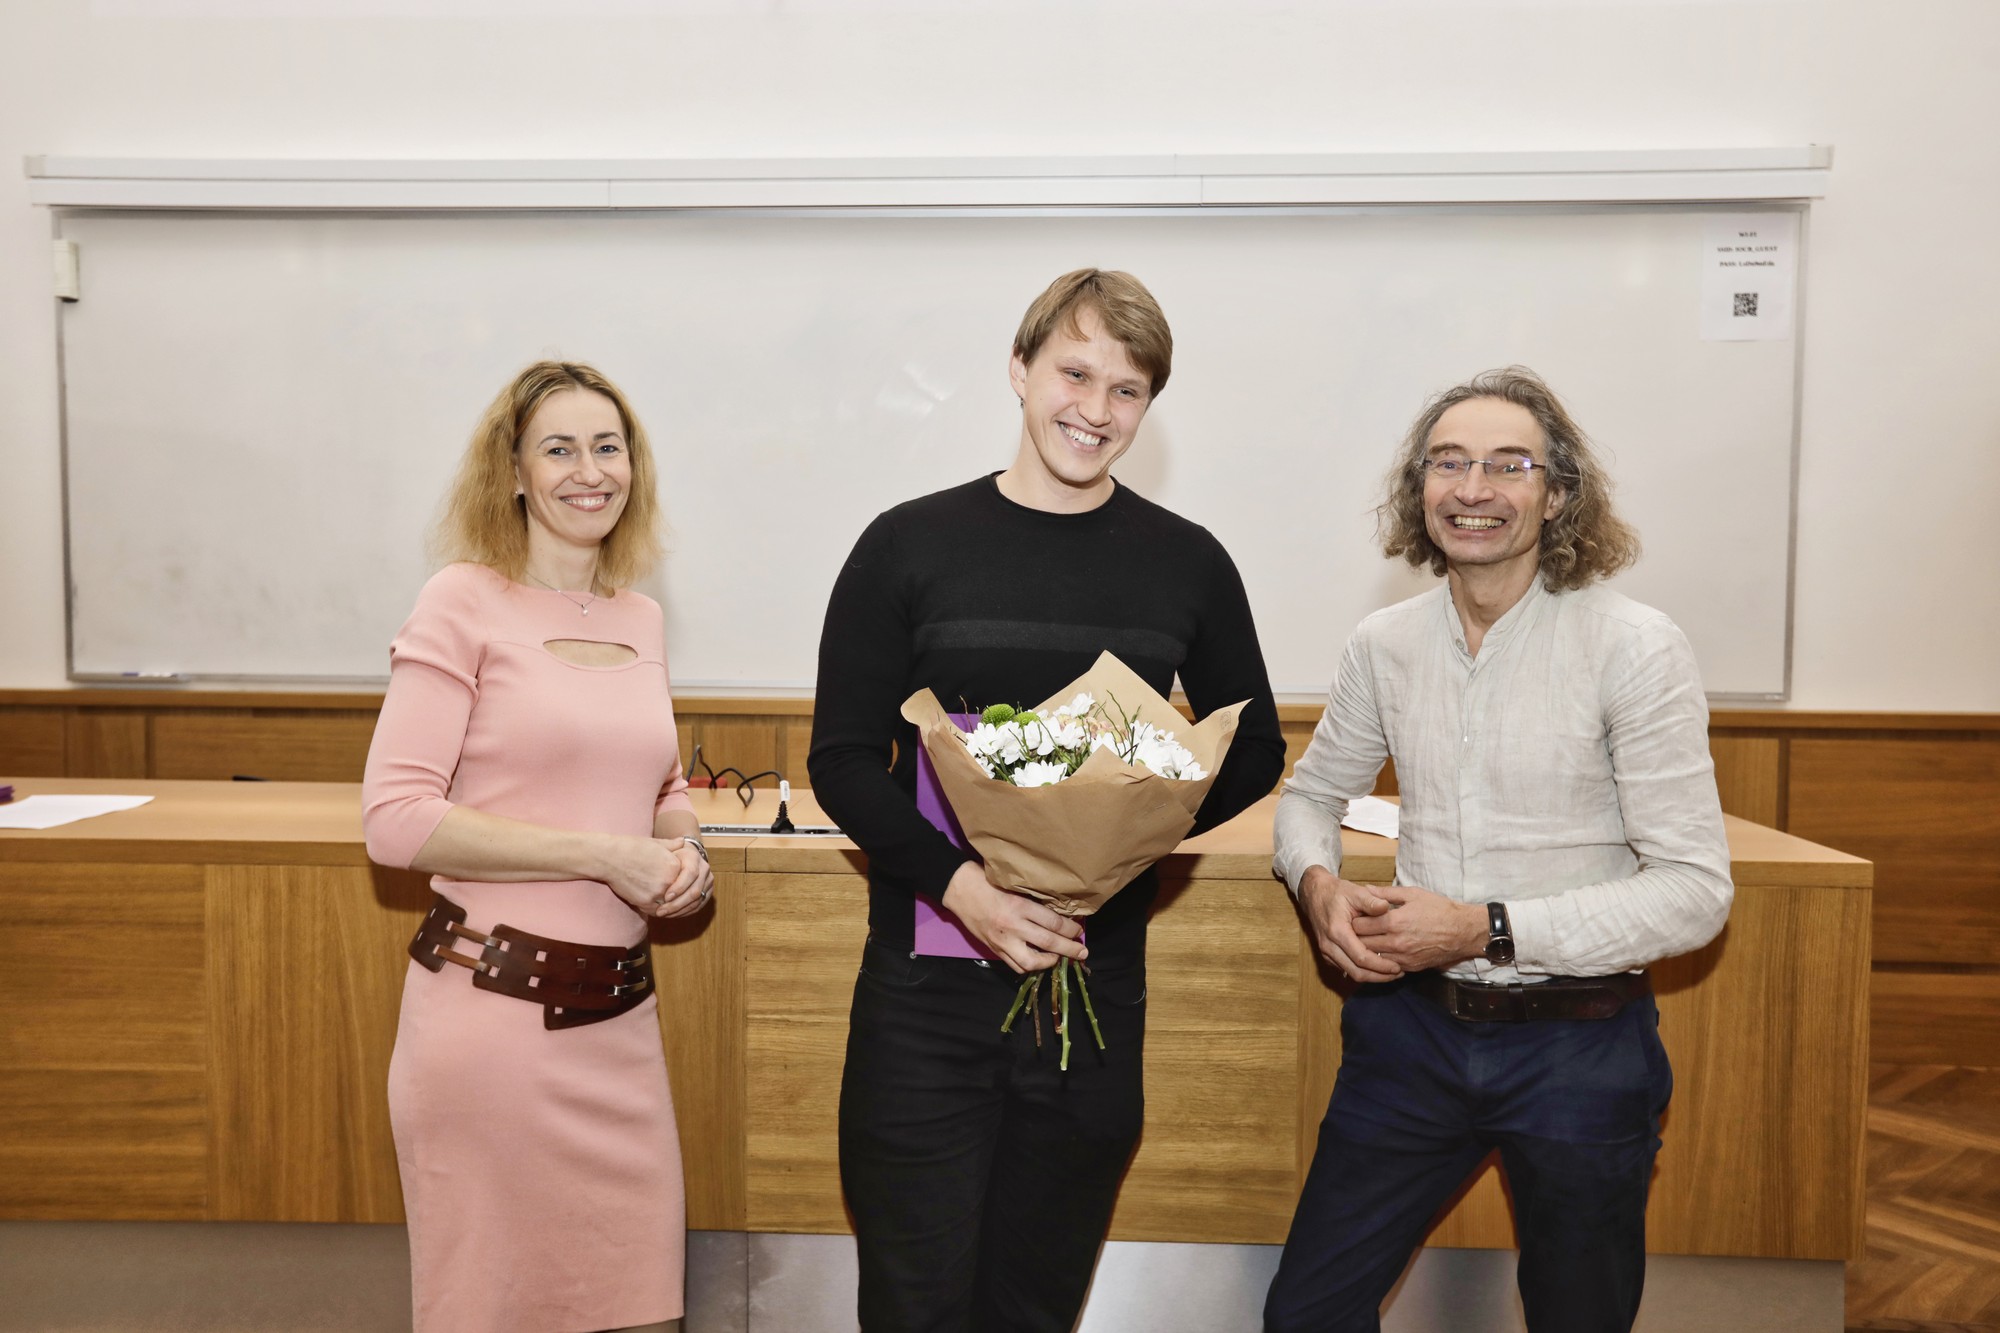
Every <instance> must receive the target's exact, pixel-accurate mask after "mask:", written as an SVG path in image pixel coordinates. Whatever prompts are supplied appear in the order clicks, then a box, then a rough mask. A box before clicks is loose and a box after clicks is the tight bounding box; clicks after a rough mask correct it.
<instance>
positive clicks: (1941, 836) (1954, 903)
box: [1789, 732, 2000, 964]
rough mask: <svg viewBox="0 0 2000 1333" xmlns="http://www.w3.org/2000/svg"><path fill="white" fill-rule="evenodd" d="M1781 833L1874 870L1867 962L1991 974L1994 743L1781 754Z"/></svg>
mask: <svg viewBox="0 0 2000 1333" xmlns="http://www.w3.org/2000/svg"><path fill="white" fill-rule="evenodd" d="M1790 767H1791V799H1790V805H1791V811H1790V815H1791V818H1790V824H1791V828H1790V830H1789V831H1790V832H1792V833H1794V834H1797V835H1798V836H1799V837H1801V838H1809V839H1811V840H1812V841H1814V842H1818V843H1822V844H1824V845H1826V846H1828V847H1833V848H1837V849H1838V850H1840V851H1843V852H1851V853H1852V854H1854V855H1856V856H1863V857H1867V858H1868V859H1869V860H1871V861H1873V862H1875V958H1876V959H1877V961H1887V962H1916V963H1970V964H1995V963H2000V735H1996V734H1994V733H1991V732H1985V733H1968V734H1964V735H1962V736H1956V737H1953V736H1929V737H1879V738H1877V737H1854V738H1843V739H1821V738H1817V737H1802V738H1799V739H1796V740H1793V741H1792V742H1791V764H1790Z"/></svg>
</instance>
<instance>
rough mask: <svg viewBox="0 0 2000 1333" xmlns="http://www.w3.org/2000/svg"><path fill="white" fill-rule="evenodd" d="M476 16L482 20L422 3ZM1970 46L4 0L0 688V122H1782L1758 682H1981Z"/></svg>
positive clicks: (27, 443)
mask: <svg viewBox="0 0 2000 1333" xmlns="http://www.w3.org/2000/svg"><path fill="white" fill-rule="evenodd" d="M482 7H483V8H484V9H485V10H486V11H487V12H491V13H501V14H504V15H506V16H505V17H499V18H490V19H485V20H470V19H464V18H454V17H450V16H449V15H451V14H452V13H454V12H458V13H463V12H466V11H469V10H473V9H479V8H482ZM260 10H261V11H263V12H264V13H267V14H279V15H283V16H280V17H256V16H255V15H256V13H257V12H258V11H260ZM946 10H949V11H950V12H949V13H945V12H942V11H946ZM336 11H339V12H344V13H346V14H347V15H349V16H347V17H326V16H325V15H326V14H328V13H330V12H336ZM704 11H705V12H704ZM764 11H777V12H764ZM579 13H582V14H585V15H590V16H586V17H576V15H577V14H579ZM564 14H569V15H571V17H567V18H565V17H562V16H563V15H564ZM355 15H364V16H355ZM1996 70H2000V5H1995V4H1992V3H1990V0H1958V2H1956V3H1944V2H1942V0H1937V2H1933V0H1896V2H1893V3H1891V2H1888V0H1882V2H1863V0H1841V2H1837V3H1835V2H1829V3H1775V4H1759V3H1734V2H1732V0H1715V2H1711V3H1690V4H1646V3H1637V2H1620V0H1601V2H1600V3H1589V0H1572V2H1571V3H1512V2H1510V0H1485V2H1484V3H1462V4H1448V3H1422V2H1419V3H1405V4H1400V5H1389V4H1386V3H1376V2H1374V0H1366V2H1363V0H1354V2H1352V3H1300V4H1297V5H1295V6H1281V5H1277V4H1271V3H1262V4H1257V5H1254V6H1243V5H1232V4H1229V3H1227V2H1226V0H1210V3H1205V4H1194V3H1189V4H1181V5H1164V4H1143V5H1142V4H1140V3H1138V2H1137V0H1130V2H1128V3H1120V2H1119V0H1110V2H1108V3H1107V2H1104V0H1100V3H1097V4H1094V5H1093V4H1089V3H1085V2H1084V0H1072V2H1071V3H1065V4H1058V3H1053V0H1051V2H1050V3H1032V2H1029V3H1023V2H1022V0H1012V2H1010V3H1002V2H1001V0H954V2H952V3H949V4H947V3H946V2H945V0H937V3H935V4H933V5H931V6H929V7H928V8H926V7H925V6H921V5H916V4H911V3H883V2H881V0H846V2H845V3H841V2H839V0H816V2H814V3H805V4H798V3H783V2H782V0H761V2H752V3H741V4H731V3H728V0H595V2H594V3H588V4H582V3H574V2H572V0H496V2H495V3H491V4H487V5H484V6H482V5H480V4H479V3H477V2H476V0H339V2H338V3H337V2H336V0H263V2H253V0H96V3H94V4H86V3H85V2H84V0H5V3H4V4H0V384H4V385H5V386H6V389H7V393H6V395H5V398H4V408H0V478H4V482H5V484H4V486H0V687H43V686H60V685H61V684H63V683H64V681H63V610H62V588H61V583H62V519H61V485H60V472H59V464H58V451H57V438H58V420H57V390H56V366H55V354H54V340H53V317H52V314H51V311H50V306H49V301H48V298H47V296H46V293H47V291H48V255H47V250H48V246H47V238H48V233H49V221H48V218H47V216H46V214H45V213H43V212H40V211H38V210H36V209H34V208H32V207H30V206H29V205H28V203H27V202H26V198H27V190H26V184H25V181H24V180H23V179H22V178H21V177H20V176H19V175H18V174H16V173H17V172H18V166H17V165H16V164H18V162H19V161H20V158H21V157H22V156H23V155H25V154H28V153H34V152H48V153H63V154H77V155H103V156H118V155H157V156H181V157H187V156H222V157H252V156H354V157H383V156H417V157H424V156H438V157H443V156H492V157H535V156H548V157H554V156H580V157H588V156H623V157H648V156H683V155H687V156H699V155H732V156H733V155H744V156H752V155H810V154H819V153H823V154H876V153H880V154H896V153H941V154H949V153H1004V152H1022V153H1057V152H1075V153H1087V152H1173V151H1257V150H1267V151H1283V150H1293V151H1367V150H1375V149H1454V148H1479V149H1506V148H1627V147H1689V146H1696V147H1711V146H1733V145H1770V144H1797V143H1809V142H1818V143H1832V144H1835V145H1836V146H1837V153H1836V158H1835V171H1834V180H1835V186H1834V193H1833V195H1832V197H1830V198H1829V199H1828V200H1826V201H1825V202H1824V203H1823V204H1821V205H1819V206H1817V207H1816V208H1815V211H1814V217H1813V222H1812V235H1811V257H1810V265H1811V271H1810V274H1809V282H1808V287H1807V296H1806V322H1805V337H1806V349H1807V360H1806V367H1807V368H1806V377H1805V402H1804V413H1803V430H1804V450H1803V459H1802V463H1801V476H1800V511H1801V512H1800V522H1799V534H1798V607H1797V616H1796V656H1795V669H1794V677H1793V698H1794V706H1795V707H1799V708H1828V709H1912V710H1916V709H1923V710H1930V709H1939V710H1972V711H1996V710H2000V523H1996V521H1995V515H1994V514H1993V513H1992V512H1991V511H1992V507H1993V505H1994V501H1995V495H1996V492H2000V410H1996V407H1995V399H1996V395H1995V394H1994V393H1993V392H1992V389H1991V387H1990V386H1991V385H1992V383H1993V381H1994V380H1995V378H1996V373H1997V372H2000V318H1996V311H2000V245H1996V244H1995V241H1994V238H1995V236H1996V235H2000V77H1996V75H1995V71H1996ZM85 281H86V282H88V275H87V274H86V276H85ZM995 336H996V337H1004V336H1005V334H1004V332H1003V331H996V334H995ZM218 370H219V371H220V370H224V368H221V367H218ZM1660 391H1661V392H1662V393H1670V392H1672V391H1673V386H1671V385H1666V384H1663V385H1662V386H1661V389H1660ZM1246 410H1248V411H1251V412H1254V404H1250V405H1247V407H1246ZM1585 424H1586V426H1587V425H1588V424H1589V423H1587V422H1586V423H1585ZM227 477H228V460H227V459H226V458H202V457H190V458H189V459H188V460H187V483H188V484H189V485H190V486H199V485H210V484H226V483H227ZM1714 484H1715V485H1716V486H1718V487H1720V486H1726V485H1728V479H1727V478H1720V477H1718V478H1715V479H1714ZM218 595H227V593H226V590H223V589H219V590H218Z"/></svg>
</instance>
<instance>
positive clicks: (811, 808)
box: [0, 776, 1874, 888]
mask: <svg viewBox="0 0 2000 1333" xmlns="http://www.w3.org/2000/svg"><path fill="white" fill-rule="evenodd" d="M10 782H11V783H12V784H13V785H14V788H15V794H16V798H17V799H19V798H21V797H26V796H33V795H36V794H38V793H39V794H46V795H69V794H85V795H120V796H151V797H153V800H152V801H150V802H149V803H147V804H146V805H142V806H140V807H139V808H137V809H136V810H123V811H119V812H117V813H116V814H109V815H101V816H99V817H97V818H95V819H86V820H83V821H82V822H80V823H75V824H66V825H64V826H63V827H61V828H53V829H0V862H6V861H95V862H133V863H147V862H156V861H174V862H202V863H205V864H213V865H284V864H293V865H296V864H302V863H303V864H312V865H354V866H365V865H367V864H368V853H367V850H366V849H365V847H364V846H363V845H362V839H361V788H360V787H359V786H358V785H357V784H354V783H344V782H169V781H157V780H138V779H111V778H101V779H99V778H7V777H4V776H0V785H6V784H8V783H10ZM691 795H692V796H693V798H694V800H695V811H696V813H697V814H698V815H699V816H700V818H701V821H702V822H703V823H704V824H721V823H728V824H769V823H770V822H771V820H772V819H773V818H774V817H775V816H776V815H777V809H778V798H777V793H776V792H773V791H759V792H758V793H757V794H756V796H755V798H754V799H753V800H752V802H751V804H750V805H749V806H748V807H746V806H744V805H743V803H742V802H741V800H739V799H738V798H737V797H736V795H735V794H734V793H731V792H712V791H696V792H693V793H691ZM1277 801H1278V798H1277V796H1276V794H1275V793H1274V794H1272V795H1270V796H1266V797H1265V798H1264V799H1263V800H1261V801H1259V802H1258V803H1257V804H1256V805H1254V806H1252V807H1250V809H1248V810H1246V811H1244V812H1243V813H1242V814H1241V815H1238V816H1237V817H1236V818H1235V819H1232V820H1230V821H1229V822H1228V823H1227V824H1224V825H1223V826H1222V827H1220V828H1217V829H1212V830H1210V831H1209V832H1207V833H1204V834H1202V835H1201V836H1200V837H1198V838H1190V839H1188V840H1187V841H1186V842H1184V843H1182V844H1181V846H1180V849H1179V850H1178V851H1177V852H1176V853H1175V854H1174V856H1173V857H1172V858H1170V859H1169V860H1168V862H1167V863H1166V864H1165V865H1164V866H1163V867H1162V869H1163V870H1164V871H1165V872H1166V874H1167V875H1168V877H1169V878H1175V879H1180V878H1191V877H1194V876H1196V875H1199V876H1200V877H1202V878H1205V879H1244V880H1268V879H1269V878H1270V874H1271V834H1270V828H1271V813H1272V811H1273V810H1274V809H1275V808H1276V806H1277ZM790 810H791V816H792V819H793V821H794V822H795V823H799V824H808V825H810V824H823V823H826V822H828V821H827V819H826V817H825V815H824V814H823V813H822V812H821V811H820V808H819V805H818V803H817V802H815V801H814V800H813V798H812V793H811V792H808V791H801V790H798V789H794V790H793V792H792V803H791V807H790ZM1723 819H1724V823H1725V825H1726V827H1727V830H1728V834H1729V851H1730V859H1731V864H1732V870H1733V873H1734V875H1735V878H1736V882H1737V883H1738V884H1743V885H1759V886H1773V887H1782V886H1786V885H1800V884H1812V885H1818V886H1834V887H1843V888H1867V887H1868V886H1869V885H1871V884H1872V883H1873V882H1874V867H1873V866H1872V865H1871V864H1870V863H1869V862H1867V861H1864V860H1862V859H1861V858H1859V857H1855V856H1849V855H1847V854H1846V853H1845V852H1836V851H1834V850H1832V849H1831V848H1827V847H1821V846H1819V845H1818V844H1817V843H1811V842H1807V841H1806V840H1805V839H1803V838H1795V837H1792V836H1791V835H1790V834H1786V833H1780V832H1778V831H1777V830H1776V829H1770V828H1765V827H1763V826H1762V825H1758V824H1752V823H1749V822H1747V821H1745V820H1741V819H1737V818H1736V817H1734V816H1733V815H1725V816H1724V817H1723ZM706 841H707V843H708V845H709V847H710V849H711V851H715V850H732V851H733V850H738V849H740V850H741V852H742V854H743V857H744V860H743V862H742V868H743V869H746V870H752V871H766V872H773V873H793V874H811V873H814V872H837V871H840V870H842V869H850V868H853V867H854V866H855V865H856V864H857V857H858V856H859V852H858V850H857V849H856V848H855V846H854V844H853V843H852V842H849V841H848V840H847V839H845V838H835V837H824V836H821V837H792V838H778V837H770V836H763V837H734V836H723V835H717V836H715V837H712V838H709V839H706ZM1342 846H1343V849H1344V853H1345V856H1346V858H1347V864H1346V869H1347V873H1348V874H1349V875H1350V876H1351V877H1352V878H1355V879H1361V880H1371V881H1377V882H1380V881H1386V880H1388V879H1389V878H1390V877H1391V876H1392V875H1393V874H1394V873H1395V856H1396V844H1395V843H1394V842H1392V841H1390V840H1389V839H1387V838H1378V837H1376V836H1374V835H1373V834H1368V833H1357V832H1355V831H1354V830H1352V829H1348V830H1345V831H1344V833H1343V836H1342Z"/></svg>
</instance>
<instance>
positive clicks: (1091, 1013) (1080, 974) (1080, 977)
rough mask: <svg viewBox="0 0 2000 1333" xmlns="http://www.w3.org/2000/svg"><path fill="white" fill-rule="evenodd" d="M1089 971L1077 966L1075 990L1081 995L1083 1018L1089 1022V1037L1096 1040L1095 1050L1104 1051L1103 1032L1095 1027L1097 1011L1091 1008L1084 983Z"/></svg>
mask: <svg viewBox="0 0 2000 1333" xmlns="http://www.w3.org/2000/svg"><path fill="white" fill-rule="evenodd" d="M1089 971H1090V969H1089V968H1086V967H1084V966H1083V965H1082V964H1081V963H1079V964H1077V968H1076V988H1077V990H1078V991H1080V992H1081V993H1082V995H1083V1012H1084V1016H1085V1017H1086V1018H1088V1019H1089V1020H1090V1035H1091V1036H1093V1037H1095V1038H1097V1049H1098V1050H1100V1051H1101V1050H1103V1049H1104V1030H1103V1029H1102V1028H1100V1027H1098V1026H1097V1010H1096V1009H1094V1008H1092V1007H1091V1004H1090V986H1089V985H1088V983H1086V982H1085V981H1084V977H1085V976H1086V975H1088V973H1089Z"/></svg>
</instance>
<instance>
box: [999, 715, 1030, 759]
mask: <svg viewBox="0 0 2000 1333" xmlns="http://www.w3.org/2000/svg"><path fill="white" fill-rule="evenodd" d="M994 731H995V733H996V737H995V741H994V745H993V757H994V758H995V759H996V760H998V761H999V762H1000V763H1002V764H1004V765H1006V766H1007V767H1008V768H1012V767H1013V766H1014V765H1016V764H1018V763H1020V762H1021V761H1022V760H1023V759H1026V758H1027V757H1028V752H1027V748H1026V746H1025V745H1024V744H1023V743H1022V738H1021V724H1020V723H1018V722H1002V723H1001V724H1000V725H999V726H998V727H995V728H994Z"/></svg>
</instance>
